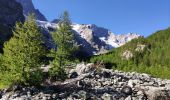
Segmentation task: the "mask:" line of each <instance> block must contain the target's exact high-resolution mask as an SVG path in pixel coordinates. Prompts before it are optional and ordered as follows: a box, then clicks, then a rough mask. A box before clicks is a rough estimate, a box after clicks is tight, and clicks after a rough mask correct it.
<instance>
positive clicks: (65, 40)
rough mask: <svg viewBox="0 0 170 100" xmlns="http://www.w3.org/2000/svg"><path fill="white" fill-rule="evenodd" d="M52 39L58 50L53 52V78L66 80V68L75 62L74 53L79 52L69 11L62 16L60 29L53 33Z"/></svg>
mask: <svg viewBox="0 0 170 100" xmlns="http://www.w3.org/2000/svg"><path fill="white" fill-rule="evenodd" d="M52 37H53V40H54V42H55V44H56V47H57V49H56V50H52V53H53V56H54V60H53V61H52V63H51V64H52V66H53V67H52V69H51V76H52V77H55V78H56V79H61V80H64V79H65V78H66V74H65V67H66V65H68V64H70V63H71V62H73V61H74V60H75V56H74V52H75V51H76V50H77V47H76V45H75V41H74V33H73V31H72V27H71V21H70V18H69V14H68V12H67V11H65V12H64V13H63V15H62V16H61V18H60V21H59V23H58V28H57V29H56V31H55V32H53V33H52Z"/></svg>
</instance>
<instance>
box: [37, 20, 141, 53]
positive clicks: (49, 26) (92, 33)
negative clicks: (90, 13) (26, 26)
mask: <svg viewBox="0 0 170 100" xmlns="http://www.w3.org/2000/svg"><path fill="white" fill-rule="evenodd" d="M37 24H38V26H40V27H41V29H42V30H43V33H45V34H46V35H48V34H49V35H50V32H51V31H54V30H55V28H56V27H57V24H56V23H51V22H47V21H37ZM72 29H73V32H74V35H75V39H76V41H77V43H78V45H79V46H80V49H81V52H83V53H84V54H85V55H86V56H91V55H97V54H102V53H106V52H108V50H111V49H112V48H117V47H120V46H122V45H124V44H125V43H127V42H128V41H131V40H132V39H135V38H139V37H142V36H141V35H138V34H135V33H128V34H122V35H115V34H113V33H112V32H110V31H109V30H108V29H106V28H102V27H98V26H96V25H94V24H72ZM48 37H50V36H48ZM49 39H50V38H49ZM49 41H50V40H49Z"/></svg>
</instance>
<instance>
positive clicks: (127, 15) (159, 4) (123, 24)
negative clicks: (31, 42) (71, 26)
mask: <svg viewBox="0 0 170 100" xmlns="http://www.w3.org/2000/svg"><path fill="white" fill-rule="evenodd" d="M33 3H34V6H35V8H37V9H39V10H40V12H42V13H43V14H44V15H45V17H46V18H47V19H48V20H49V21H52V20H53V19H56V18H59V16H60V15H61V14H62V13H63V11H65V10H67V11H68V12H69V14H70V18H71V20H72V22H74V23H79V24H96V25H97V26H100V27H104V28H107V29H109V30H110V31H112V32H113V33H115V34H125V33H129V32H133V33H138V34H141V35H144V36H145V37H147V36H149V35H150V34H152V33H154V32H156V31H158V30H162V29H166V28H168V27H170V0H33Z"/></svg>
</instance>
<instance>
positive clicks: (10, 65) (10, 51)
mask: <svg viewBox="0 0 170 100" xmlns="http://www.w3.org/2000/svg"><path fill="white" fill-rule="evenodd" d="M13 35H14V36H13V37H12V38H11V39H10V40H9V41H8V42H6V43H5V45H4V49H3V51H4V53H3V55H2V59H1V60H2V61H1V67H0V72H1V73H0V77H1V78H0V86H9V85H12V84H16V83H17V84H18V83H19V84H24V85H38V84H39V83H40V82H41V80H42V72H41V71H40V65H41V61H40V58H41V57H43V56H44V55H45V48H44V46H43V41H42V34H41V33H40V30H39V28H38V26H37V25H36V22H35V19H34V17H33V15H30V16H29V17H28V20H27V21H25V23H24V24H22V23H20V22H18V23H17V24H16V26H15V30H14V31H13Z"/></svg>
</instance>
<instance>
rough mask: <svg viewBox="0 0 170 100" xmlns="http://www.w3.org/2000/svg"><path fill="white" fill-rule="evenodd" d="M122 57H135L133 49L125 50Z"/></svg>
mask: <svg viewBox="0 0 170 100" xmlns="http://www.w3.org/2000/svg"><path fill="white" fill-rule="evenodd" d="M122 57H123V59H126V60H128V59H130V58H132V57H133V54H132V52H131V51H129V50H126V51H125V52H123V54H122Z"/></svg>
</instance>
